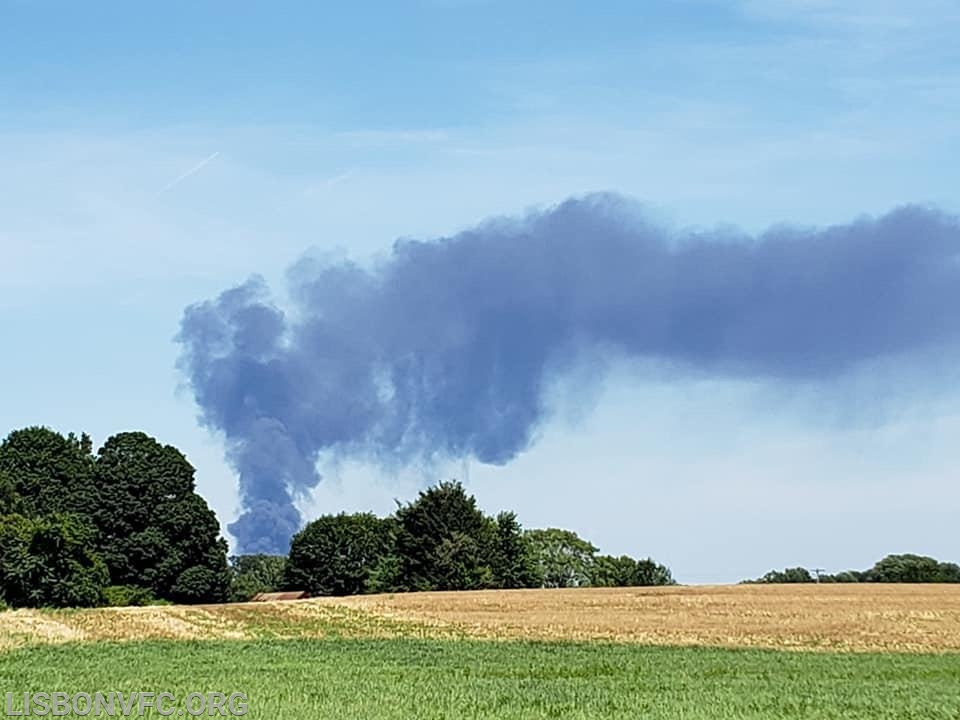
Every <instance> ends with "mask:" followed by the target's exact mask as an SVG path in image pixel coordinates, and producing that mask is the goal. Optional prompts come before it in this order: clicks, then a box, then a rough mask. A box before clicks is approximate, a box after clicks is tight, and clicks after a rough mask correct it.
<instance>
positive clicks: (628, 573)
mask: <svg viewBox="0 0 960 720" xmlns="http://www.w3.org/2000/svg"><path fill="white" fill-rule="evenodd" d="M636 572H637V561H636V560H634V559H633V558H632V557H629V556H627V555H621V556H620V557H613V556H612V555H600V556H599V557H597V558H596V559H595V560H594V564H593V572H592V574H591V577H590V584H591V585H594V586H596V587H629V586H631V585H633V584H634V575H635V574H636Z"/></svg>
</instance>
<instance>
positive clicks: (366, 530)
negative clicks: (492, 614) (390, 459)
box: [232, 481, 674, 601]
mask: <svg viewBox="0 0 960 720" xmlns="http://www.w3.org/2000/svg"><path fill="white" fill-rule="evenodd" d="M232 566H233V568H234V570H235V582H234V595H233V599H234V600H237V601H242V600H246V599H248V598H250V597H251V596H253V595H254V594H256V593H259V592H270V591H275V590H300V591H305V592H308V593H310V594H311V595H358V594H363V593H385V592H411V591H426V590H482V589H514V588H543V587H547V588H556V587H579V586H588V585H590V586H604V587H614V586H620V587H623V586H639V585H669V584H673V582H674V581H673V577H672V575H671V573H670V570H669V569H668V568H666V567H665V566H663V565H659V564H657V563H656V562H654V561H653V560H651V559H649V558H647V559H643V560H635V559H633V558H630V557H627V556H621V557H612V556H609V555H599V554H598V550H597V548H596V547H595V546H594V545H593V544H591V543H590V542H588V541H586V540H584V539H582V538H580V537H579V536H578V535H577V534H576V533H574V532H572V531H570V530H561V529H558V528H549V529H543V530H528V531H524V530H523V528H522V527H521V525H520V523H519V522H518V521H517V517H516V515H515V514H514V513H512V512H501V513H499V514H498V515H497V516H496V517H492V516H488V515H486V514H484V513H483V512H482V511H481V510H480V508H479V507H478V505H477V501H476V498H475V497H473V496H472V495H468V494H467V492H466V490H465V489H464V487H463V485H462V484H461V483H459V482H456V481H449V482H443V483H440V484H438V485H435V486H434V487H431V488H429V489H427V490H424V491H422V492H421V493H420V494H419V496H418V497H417V498H416V499H415V500H413V501H412V502H409V503H406V504H399V503H398V507H397V510H396V512H395V513H393V514H392V515H390V516H388V517H377V516H376V515H373V514H371V513H353V514H347V513H340V514H338V515H324V516H321V517H319V518H317V519H316V520H313V521H312V522H310V523H308V524H307V525H306V526H305V527H304V528H303V530H301V531H300V532H299V533H297V534H296V535H295V536H294V537H293V539H292V541H291V544H290V553H289V555H288V556H287V557H285V558H284V557H281V556H271V555H250V556H242V557H239V558H233V561H232Z"/></svg>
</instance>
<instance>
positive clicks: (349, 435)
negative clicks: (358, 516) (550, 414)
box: [178, 195, 960, 553]
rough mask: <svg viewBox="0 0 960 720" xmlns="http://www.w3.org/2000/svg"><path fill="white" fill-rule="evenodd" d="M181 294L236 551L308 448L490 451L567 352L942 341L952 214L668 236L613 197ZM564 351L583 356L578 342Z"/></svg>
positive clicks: (827, 366)
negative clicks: (218, 442)
mask: <svg viewBox="0 0 960 720" xmlns="http://www.w3.org/2000/svg"><path fill="white" fill-rule="evenodd" d="M289 286H290V287H289V295H290V298H289V301H288V302H287V303H285V304H284V305H285V307H286V308H287V309H286V312H285V311H284V310H281V309H280V308H279V307H278V306H277V305H276V304H274V302H273V301H272V300H271V297H270V293H269V291H268V288H266V287H265V285H264V283H263V281H262V280H260V279H258V278H256V277H254V278H252V279H250V280H248V281H247V282H246V283H245V284H243V285H241V286H239V287H236V288H233V289H231V290H227V291H226V292H224V293H223V294H222V295H220V296H219V297H217V298H216V299H214V300H210V301H207V302H202V303H199V304H196V305H193V306H191V307H189V308H187V310H186V312H185V313H184V316H183V321H182V326H181V332H180V335H179V336H178V340H179V342H180V343H181V345H182V356H181V360H180V366H181V368H182V370H183V371H184V372H185V373H186V375H187V377H188V379H189V383H190V386H191V387H192V389H193V392H194V395H195V397H196V401H197V403H198V405H199V407H200V410H201V421H202V422H203V423H204V424H205V425H206V426H207V427H210V428H212V429H215V430H218V431H221V432H222V433H223V435H224V436H225V438H226V445H227V450H226V452H227V459H228V460H229V462H230V463H231V464H232V466H233V467H234V468H235V469H236V470H237V472H238V474H239V483H240V498H241V502H242V507H243V513H242V515H241V517H240V518H239V519H238V520H237V521H236V522H235V523H233V524H232V525H231V526H230V530H231V532H232V533H233V534H234V536H235V537H236V538H237V539H238V541H239V550H240V552H276V553H283V552H286V550H287V548H288V543H289V539H290V536H291V535H292V534H293V533H294V532H295V531H296V530H297V529H298V527H299V524H300V516H299V513H298V512H297V510H296V509H295V507H294V500H295V499H296V497H298V496H300V495H302V494H305V493H307V492H309V491H310V490H311V489H312V488H313V487H315V486H316V484H317V483H318V482H319V480H320V477H319V475H318V474H317V470H316V464H317V461H318V458H319V457H320V455H321V454H323V453H335V454H338V455H341V456H351V457H359V458H363V459H367V460H371V459H372V460H374V461H379V462H384V463H391V464H394V463H400V464H403V463H405V462H410V461H413V460H416V459H419V458H429V457H441V458H443V457H447V458H464V457H473V458H475V459H477V460H479V461H480V462H484V463H493V464H503V463H506V462H508V461H509V460H510V459H511V458H513V457H515V456H516V455H517V454H518V453H520V452H522V451H523V450H524V449H526V448H527V447H528V446H529V445H530V443H531V441H532V437H533V433H534V431H535V430H536V429H537V428H538V427H539V425H540V424H541V423H542V422H543V421H544V419H545V413H546V408H545V404H544V396H543V395H544V389H545V386H546V385H547V383H548V382H549V381H550V380H551V379H553V378H554V377H555V376H558V375H560V376H562V374H563V372H564V368H565V367H569V366H570V364H571V361H572V358H574V357H582V353H583V351H584V350H586V351H587V353H590V352H601V351H602V352H604V353H615V354H619V355H621V356H624V357H635V358H650V359H655V360H659V361H662V362H666V363H668V364H669V365H671V366H675V367H678V368H688V369H693V370H698V371H701V372H709V373H713V374H716V375H721V376H735V377H755V378H767V379H774V380H780V381H786V382H793V381H800V380H803V381H809V380H819V379H827V378H830V377H834V376H836V375H838V374H839V373H842V372H845V371H847V370H850V369H854V368H856V366H857V365H859V364H861V363H864V362H867V361H870V360H873V359H876V358H882V357H884V356H892V355H897V354H901V353H909V352H912V351H917V350H922V349H927V348H930V347H936V346H939V345H943V346H947V345H952V344H953V343H954V342H956V341H957V340H958V339H960V319H958V314H957V309H958V308H960V222H958V220H957V218H955V217H951V216H947V215H944V214H941V213H938V212H936V211H933V210H928V209H924V208H919V207H906V208H902V209H898V210H895V211H893V212H891V213H889V214H888V215H885V216H883V217H880V218H879V219H863V220H859V221H856V222H853V223H851V224H849V225H843V226H835V227H829V228H825V229H819V230H801V229H790V228H774V229H771V230H769V231H767V232H765V233H763V234H761V235H759V236H746V235H737V234H732V233H730V232H713V233H710V232H708V233H681V232H676V231H674V230H670V229H666V228H664V227H660V226H658V225H656V224H652V223H650V222H648V221H647V220H646V219H645V218H644V216H643V215H642V213H641V212H639V211H638V210H637V208H636V207H635V206H633V205H632V204H630V203H629V202H627V201H626V200H623V199H621V198H618V197H616V196H611V195H596V196H588V197H585V198H580V199H573V200H569V201H567V202H564V203H563V204H561V205H559V206H557V207H555V208H552V209H550V210H547V211H544V212H538V213H533V214H530V215H528V216H526V217H522V218H519V219H498V220H493V221H489V222H487V223H485V224H483V225H481V226H479V227H477V228H475V229H473V230H469V231H467V232H463V233H461V234H459V235H455V236H453V237H450V238H444V239H440V240H437V241H433V242H417V241H398V242H397V243H396V244H395V245H394V247H393V249H392V252H391V253H390V254H389V256H388V257H387V258H386V259H385V260H383V261H381V262H379V263H378V264H375V265H373V266H370V267H362V266H359V265H356V264H352V263H349V262H339V263H324V262H320V261H316V260H309V259H305V260H302V261H301V262H300V263H298V264H297V265H295V266H294V267H293V268H291V270H290V273H289ZM578 354H579V355H578Z"/></svg>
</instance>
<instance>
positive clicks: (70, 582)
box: [0, 513, 109, 607]
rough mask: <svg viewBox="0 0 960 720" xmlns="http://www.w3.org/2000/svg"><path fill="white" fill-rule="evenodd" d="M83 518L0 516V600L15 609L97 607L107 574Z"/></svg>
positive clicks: (101, 602)
mask: <svg viewBox="0 0 960 720" xmlns="http://www.w3.org/2000/svg"><path fill="white" fill-rule="evenodd" d="M95 535H96V531H95V529H94V528H93V527H92V526H91V525H90V524H89V523H88V522H86V521H85V520H84V519H83V518H82V517H80V516H77V515H71V514H66V513H63V514H55V515H46V516H43V517H27V516H24V515H5V516H3V517H0V599H2V600H3V601H4V602H5V603H6V604H7V605H10V606H13V607H93V606H97V605H101V604H103V602H104V589H105V588H106V585H107V582H108V580H109V573H108V571H107V567H106V565H105V564H104V562H103V560H101V559H100V557H99V556H97V554H96V553H95V551H94V550H93V540H94V537H95Z"/></svg>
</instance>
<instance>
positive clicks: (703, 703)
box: [0, 638, 960, 720]
mask: <svg viewBox="0 0 960 720" xmlns="http://www.w3.org/2000/svg"><path fill="white" fill-rule="evenodd" d="M0 686H2V690H3V691H4V692H13V693H15V695H16V696H17V697H19V696H21V695H22V693H23V692H24V691H29V692H41V691H43V692H53V691H65V692H69V693H77V692H89V693H91V694H92V693H94V692H97V691H100V692H108V691H125V692H132V691H155V692H163V691H166V692H172V693H174V694H176V695H177V696H178V697H180V698H183V697H185V696H186V695H187V694H188V693H190V692H208V691H221V692H224V693H228V694H229V693H231V692H243V693H245V694H246V696H247V699H248V705H249V710H248V714H247V716H246V717H250V718H273V719H278V720H279V719H283V718H290V719H291V720H308V719H312V718H344V719H346V718H349V720H388V719H393V718H396V719H398V720H399V719H400V718H402V719H403V720H412V719H414V718H451V719H453V718H458V719H459V718H464V719H470V718H549V717H557V718H631V719H634V720H635V719H637V718H650V719H658V718H663V719H666V718H671V719H676V718H687V719H689V720H701V719H706V718H768V719H781V718H817V719H818V720H830V719H832V718H863V719H864V720H880V719H882V718H889V719H890V720H894V719H896V720H908V719H910V718H915V719H916V720H938V719H941V718H942V719H943V720H947V719H948V718H949V719H950V720H956V718H960V656H957V655H950V654H944V655H919V654H914V655H905V654H904V655H901V654H882V655H871V654H831V653H802V652H800V653H798V652H780V651H764V650H724V649H705V648H684V649H678V648H653V647H642V646H637V645H612V644H605V643H568V642H557V643H530V642H512V641H510V642H506V641H483V640H417V639H410V638H401V639H383V640H355V639H354V640H351V639H339V640H338V639H326V640H257V641H251V642H246V641H222V640H221V641H150V642H132V643H131V642H128V643H103V642H92V643H66V644H62V645H48V646H38V647H27V648H21V649H17V650H11V651H8V652H5V653H0ZM146 716H148V717H159V715H156V714H151V713H150V712H148V713H147V715H146Z"/></svg>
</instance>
